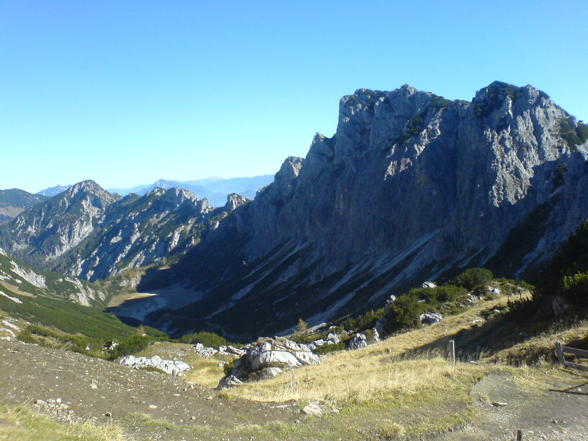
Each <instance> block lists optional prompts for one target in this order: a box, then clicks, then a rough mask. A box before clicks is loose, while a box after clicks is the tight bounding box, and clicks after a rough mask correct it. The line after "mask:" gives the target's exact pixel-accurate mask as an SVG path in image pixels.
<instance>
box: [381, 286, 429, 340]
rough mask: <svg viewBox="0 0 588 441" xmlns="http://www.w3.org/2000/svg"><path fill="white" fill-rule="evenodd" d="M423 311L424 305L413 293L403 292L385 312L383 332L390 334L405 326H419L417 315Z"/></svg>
mask: <svg viewBox="0 0 588 441" xmlns="http://www.w3.org/2000/svg"><path fill="white" fill-rule="evenodd" d="M423 312H424V306H423V304H422V303H419V301H418V299H417V297H416V296H414V295H410V294H405V295H401V296H399V297H398V299H396V301H395V302H394V303H393V304H392V306H391V307H390V309H389V310H388V314H386V323H385V325H384V332H386V334H390V333H392V332H394V331H399V330H401V329H405V328H415V327H418V326H420V324H421V322H420V320H419V316H420V315H421V314H422V313H423Z"/></svg>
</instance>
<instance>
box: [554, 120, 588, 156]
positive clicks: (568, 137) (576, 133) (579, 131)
mask: <svg viewBox="0 0 588 441" xmlns="http://www.w3.org/2000/svg"><path fill="white" fill-rule="evenodd" d="M559 136H560V137H561V138H562V139H563V140H564V141H565V142H566V144H567V145H568V147H570V148H571V149H575V148H576V146H577V145H578V144H583V143H584V142H586V140H588V126H587V125H586V124H584V123H582V122H581V121H580V122H579V123H578V124H577V126H576V127H573V126H572V124H571V123H570V120H569V119H568V118H562V119H561V120H560V122H559Z"/></svg>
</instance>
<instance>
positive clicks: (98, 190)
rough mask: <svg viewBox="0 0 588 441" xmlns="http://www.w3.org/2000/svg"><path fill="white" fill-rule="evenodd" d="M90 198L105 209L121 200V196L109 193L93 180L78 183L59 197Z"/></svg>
mask: <svg viewBox="0 0 588 441" xmlns="http://www.w3.org/2000/svg"><path fill="white" fill-rule="evenodd" d="M90 196H91V197H93V200H94V201H95V203H97V204H100V205H101V206H103V207H105V206H107V205H108V204H111V203H112V202H115V201H117V200H118V199H120V196H118V195H114V194H112V193H109V192H107V191H106V190H104V189H103V188H102V187H101V186H100V185H98V184H97V183H96V182H95V181H92V180H86V181H81V182H78V183H76V184H74V185H72V186H71V187H69V188H68V189H67V190H65V191H64V192H63V193H61V194H59V195H58V196H57V197H60V198H63V199H79V198H80V197H90Z"/></svg>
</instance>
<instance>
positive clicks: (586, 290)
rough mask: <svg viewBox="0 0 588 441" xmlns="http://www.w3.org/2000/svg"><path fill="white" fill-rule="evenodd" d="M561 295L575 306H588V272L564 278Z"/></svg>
mask: <svg viewBox="0 0 588 441" xmlns="http://www.w3.org/2000/svg"><path fill="white" fill-rule="evenodd" d="M560 294H561V295H563V296H564V297H566V298H567V299H568V300H570V301H571V302H572V303H574V304H578V305H588V272H582V273H576V274H572V275H570V276H564V277H563V278H562V290H561V292H560Z"/></svg>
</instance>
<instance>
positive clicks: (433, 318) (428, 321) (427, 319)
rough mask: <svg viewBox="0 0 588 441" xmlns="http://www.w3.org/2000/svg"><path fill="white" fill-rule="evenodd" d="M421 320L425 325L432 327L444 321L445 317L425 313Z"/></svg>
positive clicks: (435, 313) (436, 313) (433, 313)
mask: <svg viewBox="0 0 588 441" xmlns="http://www.w3.org/2000/svg"><path fill="white" fill-rule="evenodd" d="M419 320H420V321H421V323H422V324H423V325H432V324H433V323H437V322H440V321H441V320H443V316H442V315H441V314H439V313H438V312H425V313H423V314H421V315H420V316H419Z"/></svg>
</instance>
